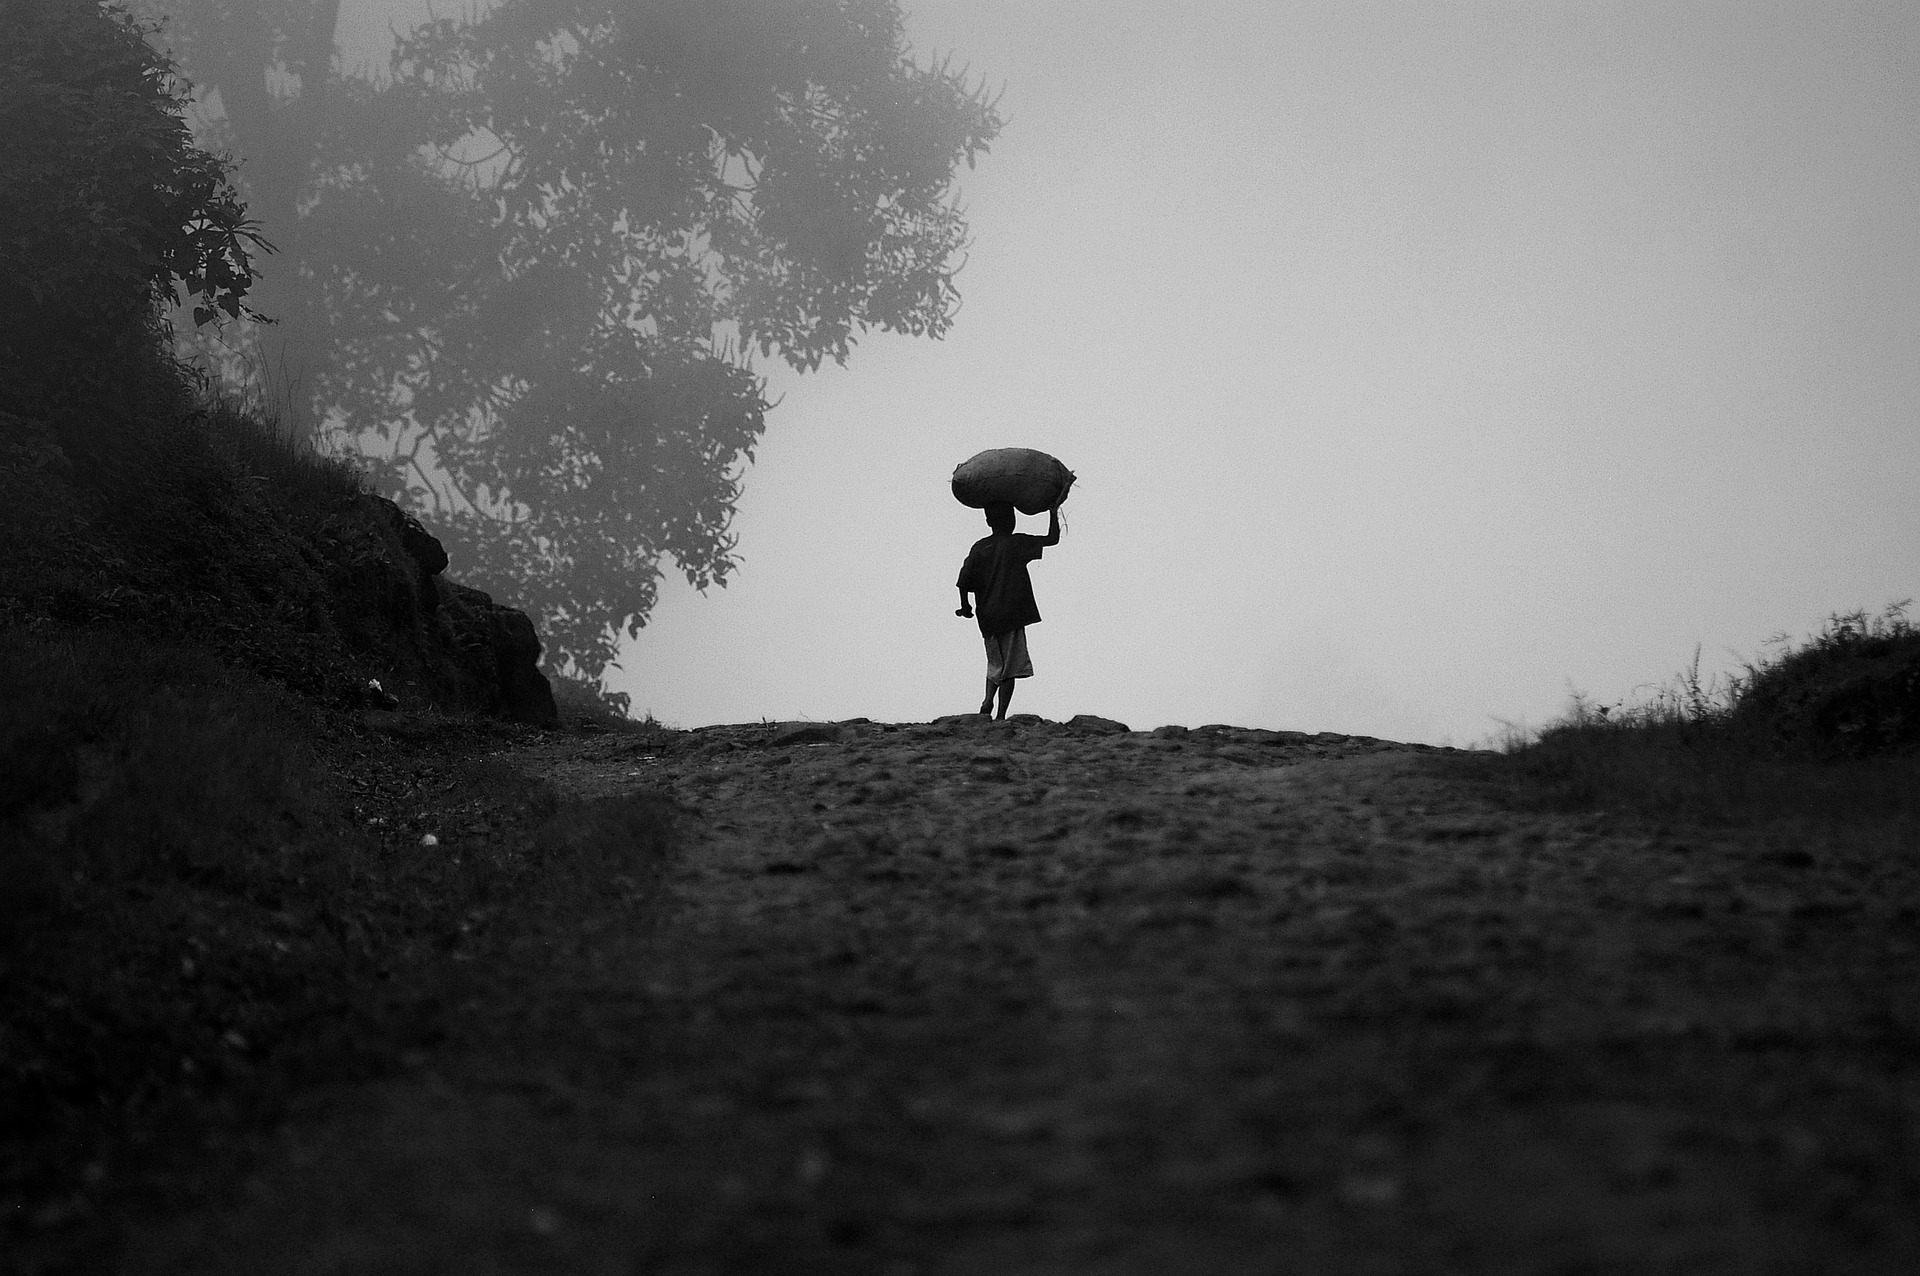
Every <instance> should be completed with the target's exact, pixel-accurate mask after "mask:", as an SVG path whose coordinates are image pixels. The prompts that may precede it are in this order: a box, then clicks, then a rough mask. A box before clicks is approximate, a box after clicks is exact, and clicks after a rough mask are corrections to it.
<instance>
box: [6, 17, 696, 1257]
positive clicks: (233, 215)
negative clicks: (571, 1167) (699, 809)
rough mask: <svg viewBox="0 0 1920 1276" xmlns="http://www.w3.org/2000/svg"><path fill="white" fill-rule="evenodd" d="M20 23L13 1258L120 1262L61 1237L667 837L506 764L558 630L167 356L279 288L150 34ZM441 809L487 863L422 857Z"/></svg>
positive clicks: (360, 1065)
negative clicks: (546, 634)
mask: <svg viewBox="0 0 1920 1276" xmlns="http://www.w3.org/2000/svg"><path fill="white" fill-rule="evenodd" d="M8 22H9V28H8V29H9V40H8V42H7V46H6V48H5V49H4V50H0V72H4V74H0V124H4V125H5V127H4V128H0V138H4V145H5V147H6V151H5V159H6V161H7V162H6V163H5V164H4V165H0V264H4V265H5V267H6V269H7V274H8V277H9V279H10V280H11V281H12V282H13V283H14V285H15V286H16V300H15V304H12V305H10V306H9V307H8V308H7V310H6V313H5V314H4V315H3V316H0V1228H4V1229H5V1235H4V1236H3V1237H0V1267H6V1266H11V1265H13V1262H14V1261H15V1260H16V1257H17V1256H19V1255H24V1254H28V1253H39V1254H42V1255H48V1254H55V1255H60V1254H64V1258H60V1259H59V1260H58V1261H56V1262H55V1265H56V1266H58V1265H62V1264H65V1265H68V1266H71V1267H73V1268H74V1269H76V1270H97V1269H98V1266H97V1263H96V1262H95V1260H96V1259H97V1258H98V1257H99V1251H100V1247H101V1246H103V1245H110V1244H111V1243H112V1240H111V1238H112V1228H111V1227H107V1228H104V1229H102V1228H98V1227H96V1228H94V1229H92V1231H90V1232H88V1233H87V1238H86V1239H85V1240H84V1241H76V1245H77V1246H78V1248H63V1245H62V1243H60V1242H59V1241H58V1237H59V1236H60V1235H61V1234H63V1233H64V1232H65V1231H68V1230H72V1229H75V1228H78V1229H79V1230H80V1231H83V1232H84V1231H87V1229H86V1228H85V1227H82V1226H80V1225H81V1224H82V1223H83V1221H84V1220H86V1219H87V1218H88V1217H89V1216H92V1217H93V1218H95V1219H97V1218H98V1217H99V1216H100V1214H101V1212H102V1211H104V1210H108V1208H109V1206H110V1205H111V1204H112V1202H113V1201H114V1200H116V1199H124V1198H127V1197H132V1196H141V1195H143V1194H144V1195H145V1196H147V1197H150V1198H153V1199H154V1201H155V1202H156V1203H157V1204H158V1205H159V1207H160V1208H163V1209H164V1208H166V1201H167V1200H168V1199H170V1197H169V1194H177V1193H178V1192H180V1191H183V1190H188V1189H189V1188H190V1187H191V1185H190V1184H182V1183H181V1182H179V1181H178V1179H177V1174H176V1173H175V1170H174V1169H170V1168H169V1166H174V1165H176V1164H177V1161H176V1160H175V1159H170V1158H175V1157H177V1154H178V1150H179V1149H180V1148H182V1147H195V1146H202V1145H207V1144H212V1143H218V1142H219V1141H220V1140H222V1139H225V1138H230V1137H232V1136H233V1135H234V1134H235V1132H237V1131H242V1130H245V1129H247V1128H252V1127H253V1126H254V1125H256V1124H257V1122H258V1121H259V1120H261V1119H263V1117H264V1116H265V1115H266V1114H270V1113H271V1112H272V1111H274V1110H276V1109H277V1108H279V1107H281V1106H284V1105H285V1104H286V1103H288V1102H290V1101H291V1099H292V1097H293V1096H295V1095H297V1094H298V1093H300V1092H301V1091H302V1090H303V1089H306V1088H309V1087H311V1086H312V1085H315V1084H320V1083H324V1082H326V1081H329V1080H335V1079H339V1078H343V1077H352V1076H360V1075H366V1074H367V1073H368V1072H370V1071H378V1070H380V1069H382V1068H385V1067H388V1066H391V1065H392V1063H393V1061H394V1060H395V1059H397V1058H399V1057H401V1056H402V1055H404V1053H405V1052H406V1051H407V1050H408V1049H410V1048H412V1046H413V1045H414V1044H416V1043H418V1042H421V1041H428V1040H431V1039H432V1038H433V1036H434V1034H435V1033H436V1032H437V1031H438V1027H437V1025H438V1023H439V1019H438V1017H437V1015H438V1008H439V1007H440V1006H441V1005H442V1003H443V1001H444V996H443V993H442V988H443V985H444V984H445V983H446V981H447V979H448V978H449V972H452V971H455V970H457V965H454V964H450V963H454V962H455V961H456V959H457V958H458V957H459V955H460V953H461V951H462V948H463V946H467V945H471V944H474V943H478V942H482V940H483V939H484V937H485V936H486V935H488V934H489V933H490V932H491V931H492V930H493V929H495V926H494V919H495V918H496V917H497V915H498V914H499V910H500V906H501V903H502V901H504V900H507V899H513V900H515V901H516V906H517V907H520V906H524V909H525V910H526V911H527V912H528V913H529V915H537V914H538V912H539V908H540V901H541V900H542V899H544V898H546V897H547V896H548V895H551V894H552V892H554V891H556V890H561V889H562V884H563V883H565V882H566V881H568V880H571V878H570V875H569V872H568V871H567V867H568V866H569V865H581V864H586V863H589V862H593V861H594V856H593V855H591V854H588V853H587V852H590V851H593V850H594V849H595V848H597V847H617V848H618V854H620V855H623V856H628V857H638V858H639V859H641V860H646V859H648V858H649V857H656V856H657V852H658V851H659V849H660V847H661V846H662V845H663V839H664V837H665V830H666V823H665V820H664V817H663V816H662V814H661V813H660V810H659V808H658V806H657V804H654V803H651V802H649V801H647V800H645V799H635V800H633V801H631V802H628V803H625V804H621V805H620V806H618V808H617V809H611V810H608V811H585V812H583V811H582V810H581V809H578V808H573V809H570V808H568V807H567V805H566V804H565V803H563V802H562V801H561V800H560V799H558V798H557V797H556V796H555V795H554V794H553V793H552V792H551V790H549V789H548V788H547V787H546V786H544V785H541V784H538V783H535V782H533V781H531V780H528V779H526V778H525V777H523V776H521V775H519V774H518V773H517V772H515V771H513V770H512V769H511V768H509V767H506V766H504V765H501V764H499V763H497V762H489V761H488V755H490V754H492V753H496V752H498V751H499V750H501V749H502V748H503V747H505V746H506V745H508V744H510V743H512V742H513V741H514V740H516V739H519V738H522V737H526V736H529V735H532V734H534V733H536V732H537V731H538V730H539V729H541V728H543V727H551V726H554V725H558V724H559V723H560V715H559V714H558V713H557V711H556V706H555V702H554V696H553V692H552V690H551V688H550V686H549V684H548V680H547V679H546V678H545V677H544V676H543V675H542V674H541V672H540V671H539V668H538V663H537V662H538V659H539V654H540V644H539V641H538V638H537V637H536V635H535V633H534V630H533V626H532V625H531V623H530V622H529V621H528V619H527V617H526V616H525V615H524V614H522V613H520V612H519V611H516V610H513V609H512V608H510V607H507V606H502V605H500V604H497V603H495V602H494V601H493V600H492V599H490V598H489V597H488V596H487V595H485V594H483V593H480V592H479V591H477V590H472V589H468V588H465V587H463V586H461V585H459V584H457V583H454V581H452V580H450V579H449V578H448V576H447V574H446V569H447V568H448V566H449V565H448V562H447V556H446V554H445V553H444V551H443V550H442V548H441V546H440V545H439V543H438V542H437V541H436V540H435V539H434V538H433V537H432V536H431V535H430V534H429V533H428V532H427V530H426V529H424V528H423V527H421V526H420V525H419V524H418V523H417V522H415V521H414V520H413V519H411V518H409V517H408V516H407V515H405V514H404V513H403V512H402V511H401V510H400V509H399V508H398V507H396V506H395V505H393V504H392V503H391V502H389V501H386V500H384V499H381V498H379V497H377V496H374V495H372V494H370V493H369V492H367V491H366V490H365V489H364V487H363V486H362V485H361V483H360V482H359V481H358V479H357V478H356V476H355V474H354V472H353V471H352V470H351V469H350V468H348V467H346V466H344V465H342V464H340V463H338V462H335V461H330V460H326V459H323V458H319V457H316V456H315V455H314V454H313V453H312V452H311V451H310V450H308V449H306V448H303V447H302V446H299V445H298V444H296V443H295V442H293V441H291V440H290V439H288V438H287V437H286V436H285V435H284V434H283V433H282V432H281V431H280V430H279V429H278V428H277V427H276V426H275V424H274V422H273V421H272V420H271V419H269V418H266V417H263V416H262V415H261V414H260V413H258V412H255V411H250V410H247V409H245V408H242V407H238V406H236V405H234V404H233V403H232V402H230V401H227V400H224V399H222V398H221V397H220V396H219V395H217V394H214V393H211V392H210V391H209V389H208V387H207V386H206V385H205V384H204V383H203V382H202V381H200V380H199V379H197V378H196V377H195V376H194V375H193V374H192V373H190V372H189V371H187V370H186V369H183V368H182V367H180V366H179V365H178V364H177V363H176V362H175V361H174V359H173V358H172V356H171V354H170V353H169V350H170V343H169V340H168V333H167V331H166V330H165V327H164V325H163V324H162V322H161V321H160V319H159V315H160V313H161V311H160V309H159V306H160V304H161V303H162V302H163V301H164V300H166V299H169V298H172V297H174V296H176V295H180V294H185V295H187V296H188V298H189V300H190V301H192V302H193V303H194V305H195V306H197V307H198V308H199V309H200V310H201V312H202V317H208V316H211V315H212V314H213V313H214V312H215V311H216V310H224V311H226V312H227V313H228V314H238V313H239V311H240V308H241V305H242V299H243V297H244V296H245V293H246V290H247V288H248V285H249V280H250V276H249V273H248V270H247V259H246V251H245V250H246V247H247V234H246V230H245V227H246V223H245V221H244V217H245V210H244V208H243V207H242V206H241V205H240V204H239V202H238V200H237V198H236V197H235V196H234V194H233V192H232V189H231V188H230V187H229V186H227V184H226V179H225V175H224V168H223V165H222V162H221V161H219V160H218V159H217V158H215V157H213V156H210V155H207V154H206V153H204V152H201V151H199V150H197V149H196V148H195V147H194V146H193V145H192V143H191V140H190V138H189V137H188V135H187V132H186V129H185V126H184V124H183V122H182V121H181V118H180V101H179V99H178V98H177V97H176V96H175V93H174V89H173V88H172V87H171V81H170V80H169V78H168V76H169V72H170V68H169V67H168V65H167V64H166V62H165V60H164V59H163V58H161V57H160V56H159V55H158V54H156V53H154V52H153V50H152V49H151V48H150V47H149V46H148V45H147V44H146V43H145V42H144V41H143V39H142V38H141V33H140V31H139V29H138V28H136V27H134V26H133V25H132V24H131V23H129V22H128V21H127V20H126V19H125V17H124V15H121V14H118V13H116V12H115V11H113V10H108V9H102V8H100V7H98V6H95V5H92V4H88V3H73V2H70V0H35V2H33V3H22V4H19V5H14V6H11V7H10V8H9V9H8ZM256 248H257V244H256ZM452 570H453V572H454V574H455V575H457V574H458V571H459V565H458V564H454V565H453V569H452ZM581 694H582V693H580V692H578V691H577V690H576V691H575V692H574V700H575V701H576V702H580V700H581ZM587 699H588V700H589V701H590V700H591V697H587ZM596 712H598V713H601V714H602V715H604V711H600V710H598V709H597V707H596V706H594V705H592V704H591V703H576V707H575V709H574V711H573V712H571V713H570V714H569V717H570V718H571V719H572V720H574V721H575V722H576V724H577V722H578V720H579V718H580V717H581V715H582V714H586V715H588V716H593V715H594V714H595V713H596ZM450 821H458V822H459V825H460V827H462V828H464V829H468V830H473V832H472V833H471V834H470V836H468V837H467V838H466V840H465V849H464V851H463V853H461V854H457V855H454V854H443V853H439V852H438V851H437V849H436V848H435V847H434V846H430V845H423V844H422V836H423V833H424V831H425V830H426V829H427V828H432V827H440V828H445V827H448V826H449V822H450ZM109 1212H110V1211H109ZM49 1237H51V1238H54V1241H53V1243H52V1244H51V1245H50V1246H49V1245H45V1244H40V1243H39V1242H38V1241H36V1242H35V1243H34V1244H27V1243H26V1242H27V1240H28V1239H29V1238H39V1240H40V1241H44V1240H47V1238H49ZM17 1261H19V1262H27V1261H29V1260H27V1259H24V1258H19V1259H17ZM49 1261H54V1260H49Z"/></svg>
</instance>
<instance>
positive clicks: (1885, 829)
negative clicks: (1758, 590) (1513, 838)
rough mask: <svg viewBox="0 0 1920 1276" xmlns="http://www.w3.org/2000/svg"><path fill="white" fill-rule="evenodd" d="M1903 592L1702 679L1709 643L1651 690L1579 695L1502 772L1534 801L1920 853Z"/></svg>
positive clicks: (1915, 688) (1919, 660) (1909, 642)
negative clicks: (1613, 700)
mask: <svg viewBox="0 0 1920 1276" xmlns="http://www.w3.org/2000/svg"><path fill="white" fill-rule="evenodd" d="M1906 609H1907V604H1905V603H1898V604H1894V605H1892V606H1889V607H1887V608H1886V609H1885V610H1883V611H1882V612H1880V613H1879V614H1871V613H1867V612H1865V611H1854V612H1848V613H1843V614H1837V615H1834V616H1831V617H1829V618H1828V620H1827V621H1826V623H1825V624H1824V625H1823V626H1822V627H1821V629H1820V630H1819V631H1818V632H1817V633H1815V634H1813V635H1812V636H1810V637H1808V638H1806V639H1804V640H1802V641H1799V642H1797V643H1796V642H1791V641H1788V640H1786V639H1777V640H1776V641H1775V642H1774V644H1773V648H1774V649H1773V651H1772V652H1771V653H1770V654H1768V655H1766V656H1764V657H1762V658H1761V659H1759V660H1756V661H1754V662H1751V663H1749V664H1748V665H1747V666H1746V667H1745V668H1744V669H1743V670H1742V671H1741V672H1739V673H1737V674H1734V675H1732V676H1730V677H1725V678H1721V679H1718V680H1712V681H1708V682H1703V681H1702V679H1701V677H1700V672H1699V654H1698V652H1696V653H1695V656H1694V660H1693V663H1692V664H1691V665H1690V666H1689V667H1688V668H1687V669H1685V670H1683V671H1682V672H1681V673H1679V674H1678V675H1676V676H1675V677H1674V678H1673V679H1672V680H1671V681H1669V682H1668V683H1667V684H1665V685H1663V686H1661V687H1659V688H1657V689H1655V690H1654V691H1652V692H1651V693H1650V694H1647V695H1644V696H1642V697H1640V698H1638V699H1636V700H1632V701H1626V702H1622V703H1619V704H1613V705H1607V704H1596V703H1594V701H1593V700H1592V699H1591V698H1589V697H1587V696H1583V695H1576V696H1575V697H1574V699H1573V703H1572V705H1571V707H1570V708H1569V710H1568V712H1567V714H1566V715H1565V716H1564V717H1563V718H1562V719H1561V720H1560V721H1558V722H1555V723H1553V724H1551V725H1549V726H1548V727H1546V728H1545V729H1543V730H1541V731H1540V732H1538V733H1537V734H1535V735H1531V736H1525V737H1520V738H1517V739H1515V740H1513V741H1511V742H1510V743H1509V744H1508V747H1507V749H1506V756H1505V757H1504V758H1502V759H1500V760H1499V764H1498V765H1497V766H1496V767H1495V768H1494V769H1493V770H1492V772H1491V774H1495V775H1498V776H1501V777H1503V778H1504V779H1506V780H1507V781H1509V782H1518V783H1519V785H1520V786H1521V791H1523V792H1525V793H1527V794H1529V795H1530V796H1529V800H1533V801H1543V802H1547V803H1550V804H1553V805H1557V806H1562V807H1568V808H1581V809H1604V810H1609V811H1618V812H1622V813H1633V814H1637V815H1641V816H1647V817H1652V818H1655V819H1660V820H1683V821H1692V822H1698V823H1704V824H1709V825H1717V826H1723V827H1738V828H1754V827H1761V826H1764V827H1768V828H1771V829H1773V830H1775V831H1777V832H1778V833H1780V834H1781V835H1782V836H1783V837H1786V838H1789V839H1792V838H1798V839H1800V840H1809V839H1810V840H1813V841H1821V840H1826V841H1831V840H1833V839H1835V838H1840V839H1844V840H1845V841H1847V842H1848V843H1850V844H1854V845H1859V846H1862V847H1879V848H1881V849H1882V850H1884V851H1885V852H1886V853H1889V854H1902V855H1912V854H1914V853H1915V852H1916V851H1920V628H1916V627H1915V626H1914V624H1913V623H1912V621H1910V620H1909V619H1908V617H1907V610H1906Z"/></svg>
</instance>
